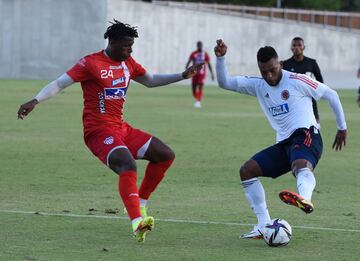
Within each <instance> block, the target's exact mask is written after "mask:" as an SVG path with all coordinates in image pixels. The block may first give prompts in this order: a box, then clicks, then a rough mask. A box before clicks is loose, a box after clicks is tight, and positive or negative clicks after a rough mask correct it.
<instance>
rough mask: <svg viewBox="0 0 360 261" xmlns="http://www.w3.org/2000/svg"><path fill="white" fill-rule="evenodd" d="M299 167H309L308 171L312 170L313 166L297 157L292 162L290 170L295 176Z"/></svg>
mask: <svg viewBox="0 0 360 261" xmlns="http://www.w3.org/2000/svg"><path fill="white" fill-rule="evenodd" d="M301 169H309V170H310V171H313V169H314V168H313V165H312V164H311V163H310V162H309V161H307V160H305V159H298V160H295V161H293V162H292V164H291V171H292V173H293V175H294V176H295V177H296V176H297V173H298V172H299V170H301Z"/></svg>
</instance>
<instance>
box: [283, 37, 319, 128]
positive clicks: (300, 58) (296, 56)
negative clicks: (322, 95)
mask: <svg viewBox="0 0 360 261" xmlns="http://www.w3.org/2000/svg"><path fill="white" fill-rule="evenodd" d="M304 50H305V44H304V40H303V39H302V38H301V37H295V38H294V39H292V41H291V51H292V53H293V56H292V57H291V58H289V59H288V60H285V61H283V62H282V66H283V69H284V70H287V71H290V72H295V73H302V74H306V75H308V76H310V77H312V78H315V79H316V80H317V81H318V82H321V83H324V80H323V77H322V75H321V72H320V68H319V65H318V64H317V62H316V60H315V59H311V58H309V57H306V56H305V55H304ZM312 107H313V111H314V115H315V119H316V121H317V122H318V123H319V124H320V117H319V111H318V107H317V103H316V100H315V99H314V98H313V99H312Z"/></svg>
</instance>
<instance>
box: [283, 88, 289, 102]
mask: <svg viewBox="0 0 360 261" xmlns="http://www.w3.org/2000/svg"><path fill="white" fill-rule="evenodd" d="M289 97H290V93H289V91H288V90H283V91H282V92H281V99H283V100H284V101H286V100H287V99H289Z"/></svg>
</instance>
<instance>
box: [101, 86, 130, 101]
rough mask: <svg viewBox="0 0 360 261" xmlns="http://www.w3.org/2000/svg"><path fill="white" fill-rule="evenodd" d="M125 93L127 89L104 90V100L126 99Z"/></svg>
mask: <svg viewBox="0 0 360 261" xmlns="http://www.w3.org/2000/svg"><path fill="white" fill-rule="evenodd" d="M126 91H127V87H119V88H104V92H105V99H107V100H117V99H123V98H125V97H126Z"/></svg>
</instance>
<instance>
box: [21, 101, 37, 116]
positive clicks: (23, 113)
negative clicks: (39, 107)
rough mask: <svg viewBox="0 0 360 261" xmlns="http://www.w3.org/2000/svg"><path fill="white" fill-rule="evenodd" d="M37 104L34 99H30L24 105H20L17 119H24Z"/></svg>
mask: <svg viewBox="0 0 360 261" xmlns="http://www.w3.org/2000/svg"><path fill="white" fill-rule="evenodd" d="M38 103H39V102H38V101H37V100H36V99H32V100H31V101H28V102H26V103H24V104H22V105H21V106H20V108H19V110H18V113H17V114H18V119H24V118H25V117H26V116H27V115H28V114H29V113H30V112H31V111H32V110H33V109H34V108H35V106H36V104H38Z"/></svg>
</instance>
